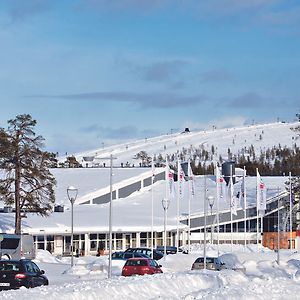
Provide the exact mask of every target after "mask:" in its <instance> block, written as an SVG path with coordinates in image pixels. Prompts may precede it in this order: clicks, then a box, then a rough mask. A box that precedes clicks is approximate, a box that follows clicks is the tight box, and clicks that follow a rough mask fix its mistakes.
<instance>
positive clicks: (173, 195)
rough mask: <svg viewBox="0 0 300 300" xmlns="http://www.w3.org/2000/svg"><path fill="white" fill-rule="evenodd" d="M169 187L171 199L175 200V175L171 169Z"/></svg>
mask: <svg viewBox="0 0 300 300" xmlns="http://www.w3.org/2000/svg"><path fill="white" fill-rule="evenodd" d="M168 186H169V196H170V198H175V185H174V174H173V172H172V171H171V170H170V169H169V173H168Z"/></svg>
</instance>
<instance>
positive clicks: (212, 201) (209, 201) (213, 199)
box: [207, 195, 215, 245]
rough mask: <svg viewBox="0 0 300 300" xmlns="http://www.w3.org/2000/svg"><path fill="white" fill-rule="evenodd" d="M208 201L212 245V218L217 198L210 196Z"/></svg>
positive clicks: (211, 241)
mask: <svg viewBox="0 0 300 300" xmlns="http://www.w3.org/2000/svg"><path fill="white" fill-rule="evenodd" d="M207 201H208V205H209V207H210V219H211V221H210V222H211V225H210V243H211V245H212V244H213V218H212V208H213V206H214V203H215V198H214V196H211V195H210V196H208V197H207Z"/></svg>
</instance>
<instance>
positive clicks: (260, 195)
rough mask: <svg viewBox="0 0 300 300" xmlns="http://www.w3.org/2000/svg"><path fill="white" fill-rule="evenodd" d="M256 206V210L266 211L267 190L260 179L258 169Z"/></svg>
mask: <svg viewBox="0 0 300 300" xmlns="http://www.w3.org/2000/svg"><path fill="white" fill-rule="evenodd" d="M256 205H257V210H266V208H267V189H266V186H265V184H264V183H263V181H262V179H261V177H260V174H259V172H258V169H256Z"/></svg>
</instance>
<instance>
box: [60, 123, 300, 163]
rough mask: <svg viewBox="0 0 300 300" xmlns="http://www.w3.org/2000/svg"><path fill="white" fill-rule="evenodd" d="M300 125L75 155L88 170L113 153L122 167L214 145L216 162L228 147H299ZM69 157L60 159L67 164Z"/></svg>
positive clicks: (164, 139) (190, 135)
mask: <svg viewBox="0 0 300 300" xmlns="http://www.w3.org/2000/svg"><path fill="white" fill-rule="evenodd" d="M297 126H299V122H296V123H270V124H260V125H251V126H244V127H235V128H227V129H214V130H209V131H195V132H184V133H182V132H179V133H174V134H169V135H162V136H158V137H154V138H148V139H147V138H145V139H144V140H138V141H135V142H129V143H123V144H119V145H113V146H110V147H106V148H103V149H94V150H91V151H86V152H83V153H77V154H74V156H75V157H76V159H77V160H78V162H80V163H82V165H83V166H84V167H85V166H86V165H87V164H88V165H89V166H103V163H105V165H106V166H108V165H109V159H108V157H109V156H110V155H111V154H112V155H113V156H114V157H116V159H114V162H113V164H114V165H115V166H120V165H121V164H123V165H124V166H126V164H127V165H128V166H139V164H140V163H141V160H140V159H137V158H136V154H137V153H139V152H140V151H145V152H146V153H147V155H148V156H152V155H159V154H161V155H162V156H163V157H164V156H165V155H166V154H169V155H172V154H176V153H178V152H181V151H182V149H186V150H187V151H186V152H187V157H186V159H187V158H188V156H189V153H191V152H193V150H194V149H195V148H199V147H201V149H204V150H207V151H211V148H212V146H214V149H215V159H217V158H218V157H219V156H220V155H221V156H222V157H223V158H224V159H227V156H228V148H230V150H231V152H232V153H233V154H237V152H238V151H240V150H241V149H242V148H244V147H250V146H251V145H253V146H254V149H255V151H258V152H259V151H260V150H264V149H266V148H271V147H273V146H278V145H279V144H280V145H281V146H287V147H292V145H294V144H295V143H296V144H299V140H300V139H299V138H298V135H299V132H295V131H294V130H293V129H294V128H296V127H297ZM65 159H66V157H61V158H60V159H59V160H60V161H64V160H65Z"/></svg>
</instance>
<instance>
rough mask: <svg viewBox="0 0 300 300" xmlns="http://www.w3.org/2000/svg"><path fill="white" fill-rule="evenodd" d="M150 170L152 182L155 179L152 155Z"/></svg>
mask: <svg viewBox="0 0 300 300" xmlns="http://www.w3.org/2000/svg"><path fill="white" fill-rule="evenodd" d="M151 172H152V182H154V179H155V166H154V156H152V162H151Z"/></svg>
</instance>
